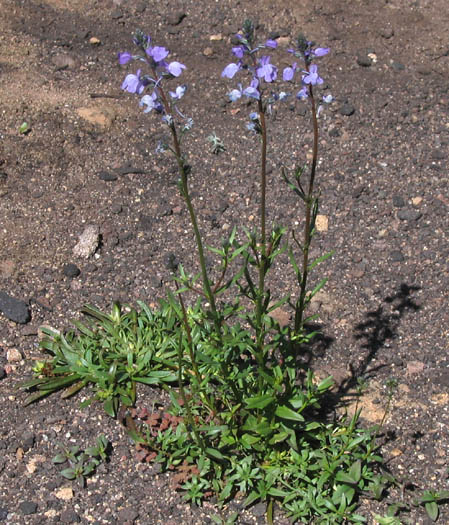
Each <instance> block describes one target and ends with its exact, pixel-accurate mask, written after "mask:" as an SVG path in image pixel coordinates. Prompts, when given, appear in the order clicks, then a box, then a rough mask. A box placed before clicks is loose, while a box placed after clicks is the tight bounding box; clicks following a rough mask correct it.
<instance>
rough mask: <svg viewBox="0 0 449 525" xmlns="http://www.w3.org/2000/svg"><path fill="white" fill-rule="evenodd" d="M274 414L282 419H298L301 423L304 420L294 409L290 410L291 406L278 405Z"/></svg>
mask: <svg viewBox="0 0 449 525" xmlns="http://www.w3.org/2000/svg"><path fill="white" fill-rule="evenodd" d="M275 414H276V415H277V416H278V417H280V418H282V419H290V420H292V421H300V422H301V423H302V422H303V421H304V417H303V416H302V415H301V414H298V412H295V411H294V410H292V409H291V408H288V407H287V406H279V407H278V408H277V409H276V412H275Z"/></svg>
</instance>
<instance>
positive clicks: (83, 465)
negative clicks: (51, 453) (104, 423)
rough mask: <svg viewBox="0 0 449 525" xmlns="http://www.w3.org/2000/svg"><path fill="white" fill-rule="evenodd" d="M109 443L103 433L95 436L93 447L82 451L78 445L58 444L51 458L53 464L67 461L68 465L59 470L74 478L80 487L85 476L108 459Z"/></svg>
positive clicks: (64, 474)
mask: <svg viewBox="0 0 449 525" xmlns="http://www.w3.org/2000/svg"><path fill="white" fill-rule="evenodd" d="M109 446H110V444H109V441H108V440H107V439H106V437H105V436H104V435H100V436H99V437H98V438H97V441H96V444H95V446H93V447H89V448H87V449H86V450H85V451H82V450H81V449H80V448H79V447H78V446H76V445H75V446H72V447H65V446H64V445H59V449H60V452H59V454H57V455H56V456H55V457H54V458H53V459H52V461H53V463H55V464H57V465H58V464H63V463H66V462H67V463H68V464H69V466H68V467H67V468H65V469H63V470H61V476H63V477H64V478H66V479H69V480H75V481H77V482H78V484H79V485H80V486H81V487H85V485H86V477H88V476H90V475H91V474H93V473H94V472H95V470H96V469H97V467H98V466H99V465H100V464H101V463H103V462H106V461H107V459H108V448H109Z"/></svg>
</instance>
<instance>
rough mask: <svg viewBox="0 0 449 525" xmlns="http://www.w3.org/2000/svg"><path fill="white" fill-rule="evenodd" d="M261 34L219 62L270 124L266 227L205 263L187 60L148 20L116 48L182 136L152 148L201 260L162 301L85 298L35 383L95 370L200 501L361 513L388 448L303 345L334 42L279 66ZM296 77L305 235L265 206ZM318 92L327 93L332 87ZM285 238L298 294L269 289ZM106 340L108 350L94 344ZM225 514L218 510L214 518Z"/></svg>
mask: <svg viewBox="0 0 449 525" xmlns="http://www.w3.org/2000/svg"><path fill="white" fill-rule="evenodd" d="M255 36H256V35H255V30H254V25H253V23H252V22H251V21H246V22H245V23H244V25H243V29H242V31H241V32H240V33H239V34H238V35H237V41H238V45H236V46H234V47H232V54H233V55H234V57H235V59H236V61H234V62H231V63H229V64H228V65H227V66H226V67H225V68H224V69H223V70H222V73H221V76H222V77H223V78H224V79H227V80H233V79H234V77H236V76H237V75H238V76H239V77H242V76H243V75H244V74H246V75H248V76H249V79H247V81H246V82H243V81H242V82H239V83H238V84H237V86H236V87H234V88H233V89H231V91H230V92H229V93H228V97H229V99H230V101H231V102H233V103H235V102H237V101H238V100H239V99H241V98H242V97H245V98H246V99H248V102H249V103H250V104H253V105H255V106H256V107H255V108H254V107H252V108H251V110H250V113H249V122H248V123H247V128H248V130H249V131H251V132H252V133H254V134H255V135H256V136H258V138H259V139H260V172H259V175H258V176H259V182H260V212H259V220H258V226H257V228H255V229H254V230H252V231H250V230H248V229H245V228H243V233H242V232H239V231H237V229H236V228H235V229H234V230H233V231H232V232H231V234H230V235H229V237H228V238H227V239H225V240H224V241H223V242H222V244H221V246H220V247H211V248H208V249H210V250H211V251H212V252H213V253H214V254H216V255H217V256H218V258H219V261H220V262H219V267H218V268H216V269H212V271H210V270H209V269H208V267H207V266H206V262H205V261H206V257H205V247H204V244H203V238H202V234H201V231H200V228H199V225H198V221H197V216H196V213H195V209H194V206H193V202H192V199H191V195H190V189H189V174H190V170H191V168H190V165H189V163H188V160H187V158H186V156H185V154H184V152H183V150H182V139H183V137H184V136H185V135H186V133H187V132H188V131H189V130H190V129H191V127H192V125H193V121H192V119H191V118H189V117H186V116H185V115H184V113H183V112H182V111H181V110H180V109H179V107H178V105H179V104H181V100H182V99H183V97H184V95H185V93H186V90H187V84H184V83H183V84H180V83H177V81H178V78H179V77H180V76H181V75H182V74H183V73H184V71H185V70H186V69H187V68H186V66H185V65H184V64H182V63H180V62H178V61H169V55H170V53H169V51H168V49H166V48H165V47H161V46H157V45H154V44H153V42H152V40H151V38H150V37H149V36H148V35H145V34H144V33H142V32H140V31H139V32H137V33H136V35H135V37H134V44H135V45H136V46H137V48H138V53H137V54H135V55H133V54H131V53H129V52H122V53H119V55H118V60H119V63H120V64H121V65H126V64H128V63H130V62H133V61H137V62H138V63H139V66H140V67H139V69H137V70H136V73H130V74H128V75H126V77H125V79H124V81H123V83H122V89H123V90H125V91H127V92H129V93H132V94H137V95H138V96H139V97H140V101H139V105H140V106H141V107H142V108H143V111H144V112H145V113H152V114H153V115H157V116H158V118H160V119H161V121H162V125H163V126H166V127H167V128H168V129H169V131H170V134H171V139H172V140H171V145H167V144H159V145H158V148H157V151H158V152H162V151H167V150H168V151H169V152H171V153H172V154H173V156H174V158H175V161H176V164H177V167H178V172H179V181H178V189H179V191H180V194H181V196H182V197H183V199H184V201H185V204H186V207H187V210H188V216H189V220H190V223H191V226H192V229H193V233H194V237H195V241H196V248H197V254H198V262H199V272H198V273H197V274H194V275H191V274H190V273H189V272H187V271H186V270H185V268H184V267H183V266H182V265H178V266H177V268H176V269H175V265H173V269H174V275H173V277H174V290H172V291H170V290H168V291H167V295H166V299H165V300H164V301H161V304H160V308H159V310H156V311H152V310H151V309H150V308H149V307H148V306H147V305H145V304H144V303H139V306H140V308H141V311H139V312H138V311H136V310H134V309H130V310H129V311H128V312H127V313H122V311H121V309H120V306H119V305H115V306H114V309H113V312H112V314H111V315H105V314H102V313H101V312H99V311H98V310H96V309H93V308H87V309H86V310H85V311H86V313H87V314H88V315H89V316H90V317H91V318H93V319H94V321H93V323H94V324H96V326H94V327H93V328H92V327H86V326H84V325H81V324H80V323H78V324H77V327H78V329H79V331H80V332H81V336H80V337H78V338H77V337H76V336H75V335H74V334H73V333H72V334H70V336H69V337H68V336H66V337H64V336H62V335H61V334H59V333H56V332H51V331H49V330H47V332H46V333H47V335H48V336H49V339H47V340H46V341H45V342H44V343H43V344H44V347H45V348H46V349H47V350H48V351H50V352H51V353H53V354H54V358H53V361H52V362H50V363H44V364H41V365H40V366H39V367H37V368H36V372H35V373H36V376H37V377H36V378H35V379H34V380H33V381H31V382H29V383H28V386H35V387H37V388H38V389H40V393H38V394H36V395H35V397H34V398H33V399H37V398H39V397H42V396H43V395H47V394H48V393H51V392H53V391H54V390H56V389H60V388H66V387H67V388H68V389H69V392H70V393H74V392H75V391H78V390H79V389H80V388H82V387H83V386H85V385H87V384H89V383H94V384H96V386H97V388H96V390H97V394H96V398H95V399H97V400H100V401H102V402H104V407H105V409H106V410H107V412H108V413H109V414H110V415H112V416H118V417H119V419H120V421H121V422H122V423H123V424H124V425H125V426H126V428H127V431H128V433H129V435H130V436H131V437H132V439H133V440H134V441H135V442H136V446H137V447H138V452H139V457H140V458H141V459H143V460H145V461H152V460H154V461H157V462H159V463H161V464H162V465H163V467H164V468H170V469H175V470H177V472H176V475H175V478H176V483H175V484H176V487H177V488H180V489H182V490H184V491H185V498H186V499H187V500H189V501H192V502H194V503H197V504H199V503H201V502H202V501H203V500H204V499H206V498H209V497H211V496H212V495H215V496H216V498H217V502H218V504H219V505H221V506H222V505H223V504H224V503H225V502H226V501H227V500H229V499H230V498H232V497H235V496H236V495H238V494H240V495H243V496H244V497H245V501H244V504H245V505H246V506H249V505H251V504H253V503H254V502H256V501H263V502H265V503H266V505H267V522H268V523H269V524H271V523H273V512H274V510H273V509H274V502H275V501H277V502H278V503H279V505H280V506H281V507H282V509H283V511H284V512H285V513H287V514H288V515H289V516H290V517H291V518H292V520H296V521H297V520H299V521H301V522H307V523H311V522H314V523H315V522H320V523H348V522H349V523H362V522H364V521H365V519H364V518H363V517H362V516H360V515H358V514H357V513H356V509H357V507H358V505H359V502H358V498H359V496H360V495H361V494H366V493H367V492H369V491H372V492H374V494H379V493H382V490H383V487H384V486H385V483H386V479H387V478H385V477H384V476H382V475H380V474H376V473H375V472H374V469H373V465H378V464H379V463H380V462H381V458H380V457H379V456H378V455H376V453H375V450H376V446H375V443H374V438H375V435H376V433H374V435H373V433H372V432H370V431H367V430H364V429H361V428H360V427H359V426H358V424H357V423H358V416H359V411H358V410H356V412H355V414H354V415H353V417H352V418H350V419H347V418H345V417H341V418H332V419H331V418H328V417H327V416H326V414H327V412H328V411H327V406H326V400H328V399H329V398H328V397H326V395H327V394H328V393H329V391H330V389H331V388H332V386H333V380H332V378H331V377H326V378H324V379H322V380H317V379H316V377H315V375H314V373H313V371H312V370H311V369H310V367H309V366H308V365H307V364H305V362H304V360H303V359H301V356H302V354H303V353H304V351H305V349H306V348H307V345H310V343H311V342H312V340H313V338H314V336H315V335H316V332H314V331H311V330H310V328H309V324H308V323H310V321H312V320H313V319H314V317H313V316H308V315H307V308H308V305H309V303H310V301H311V299H312V298H313V296H314V295H315V294H316V293H317V292H318V291H319V290H320V289H321V287H322V286H324V284H325V282H326V280H325V279H322V280H321V281H319V282H318V284H317V285H316V286H314V287H313V288H312V289H310V287H309V285H308V279H309V274H310V272H311V271H312V270H313V269H314V268H315V267H316V266H317V265H318V264H319V263H321V262H323V261H324V260H326V259H327V258H329V256H330V254H324V255H322V256H320V257H318V258H317V259H315V260H313V261H311V260H310V256H309V254H310V246H311V242H312V240H313V237H314V233H315V221H316V217H317V213H318V204H319V201H318V193H317V191H316V189H315V177H316V171H317V159H318V117H319V114H320V111H322V107H323V106H322V105H321V104H320V105H318V104H317V98H316V93H315V90H317V89H319V88H324V87H325V83H324V80H323V78H322V77H321V75H320V72H319V68H318V65H317V64H316V63H315V60H316V59H318V58H320V57H323V56H325V55H327V54H328V53H329V49H328V48H322V47H315V45H314V44H313V43H312V42H310V41H308V40H306V39H305V38H304V37H302V36H300V37H298V39H297V42H296V47H295V48H292V49H288V53H289V54H290V55H293V57H294V61H293V62H292V63H291V64H290V65H288V66H286V67H285V68H284V69H283V71H282V75H280V74H279V71H280V69H279V67H278V66H277V65H276V57H277V55H276V53H278V52H279V50H278V45H277V42H276V40H273V39H268V40H265V41H264V42H263V43H261V44H257V43H256V38H255ZM287 56H288V55H287ZM298 77H299V79H298ZM175 81H176V83H177V85H176V84H175V85H174V83H175ZM167 83H169V84H168V85H167ZM278 83H282V86H281V87H279V88H278V87H277V85H278ZM298 84H299V85H298ZM295 86H296V87H295ZM289 88H293V91H296V95H295V98H297V99H301V100H305V101H306V103H308V104H309V107H310V110H311V119H312V123H313V139H314V142H313V154H312V159H311V163H310V166H302V165H298V166H297V167H296V168H295V169H294V170H293V172H289V171H288V170H287V169H285V168H284V169H283V170H282V175H281V176H280V177H279V178H280V181H281V182H282V183H284V182H285V184H286V185H287V187H288V188H290V189H291V190H292V191H293V192H294V193H295V194H296V195H297V196H298V197H299V201H300V204H301V205H302V206H303V209H304V221H303V232H302V236H301V238H299V237H300V236H299V234H297V233H296V232H295V231H291V232H289V231H288V229H287V228H286V227H279V226H275V225H270V224H267V214H266V194H267V159H268V156H269V151H268V129H269V124H270V117H271V114H272V110H273V107H274V106H277V105H278V104H279V105H281V104H282V102H283V101H284V100H286V99H288V97H289V96H290V93H289V92H288V89H289ZM322 100H323V102H324V103H330V102H332V96H331V95H330V94H326V95H324V96H323V97H322ZM317 106H318V107H317ZM208 140H209V142H210V143H211V149H212V152H213V153H216V154H218V153H223V154H224V152H225V151H226V148H225V146H224V144H223V143H222V142H221V140H220V139H219V138H218V137H217V136H216V135H215V134H211V135H209V137H208ZM288 233H289V234H290V235H288ZM290 237H291V239H293V242H292V241H291V240H290ZM283 253H287V254H288V258H289V260H290V263H291V266H292V268H293V270H294V273H295V275H296V284H297V293H296V299H294V297H295V295H294V294H293V293H292V294H291V295H287V296H285V297H281V298H277V299H276V300H273V297H272V293H271V291H270V289H269V288H268V286H267V275H268V273H269V272H270V271H274V270H275V264H274V263H275V261H276V259H277V258H278V257H279V255H281V254H283ZM195 297H196V300H193V298H195ZM280 307H286V308H290V310H291V312H292V313H293V317H294V320H293V322H292V323H291V325H289V324H287V325H284V324H281V323H280V322H278V321H277V320H276V318H275V317H276V316H275V315H274V311H275V310H276V309H278V308H280ZM111 340H113V341H116V343H112V342H111ZM97 347H98V348H99V349H100V350H101V351H99V352H93V351H92V349H93V348H97ZM123 348H125V349H127V350H126V351H125V352H123V351H122V349H123ZM97 360H99V361H98V362H97ZM105 366H107V369H106V370H104V369H103V368H104V367H105ZM102 367H103V368H102ZM136 383H143V384H148V385H152V386H159V387H161V388H163V389H165V390H166V391H167V392H168V394H169V396H170V403H169V404H168V405H167V406H166V407H164V409H165V412H164V413H163V415H161V413H160V412H159V411H157V410H154V409H153V411H152V412H151V413H150V412H149V411H137V410H136V409H134V408H132V409H131V408H130V407H134V405H135V403H136V395H137V393H136ZM173 384H177V388H173V386H172V385H173ZM127 407H128V408H127ZM214 519H215V518H214ZM221 519H222V518H216V520H218V521H217V522H218V523H221V522H222V521H220V520H221ZM233 519H234V518H232V519H231V518H229V520H231V521H229V520H228V521H227V522H228V523H231V522H233ZM223 521H224V518H223Z"/></svg>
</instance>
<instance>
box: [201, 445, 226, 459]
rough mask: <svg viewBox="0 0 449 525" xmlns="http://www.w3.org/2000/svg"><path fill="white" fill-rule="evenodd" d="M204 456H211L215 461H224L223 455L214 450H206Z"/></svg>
mask: <svg viewBox="0 0 449 525" xmlns="http://www.w3.org/2000/svg"><path fill="white" fill-rule="evenodd" d="M206 454H208V455H209V456H212V457H213V458H215V459H220V460H223V459H225V457H224V456H223V454H222V453H221V452H220V451H219V450H217V449H216V448H210V447H208V448H206Z"/></svg>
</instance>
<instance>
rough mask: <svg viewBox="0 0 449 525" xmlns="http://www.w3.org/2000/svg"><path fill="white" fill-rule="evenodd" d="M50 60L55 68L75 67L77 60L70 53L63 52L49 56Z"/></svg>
mask: <svg viewBox="0 0 449 525" xmlns="http://www.w3.org/2000/svg"><path fill="white" fill-rule="evenodd" d="M51 62H52V64H53V65H55V66H56V68H57V69H75V68H76V66H77V65H78V63H77V61H76V60H75V59H74V58H73V57H72V56H70V55H67V54H65V53H58V54H57V55H53V56H52V57H51Z"/></svg>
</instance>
